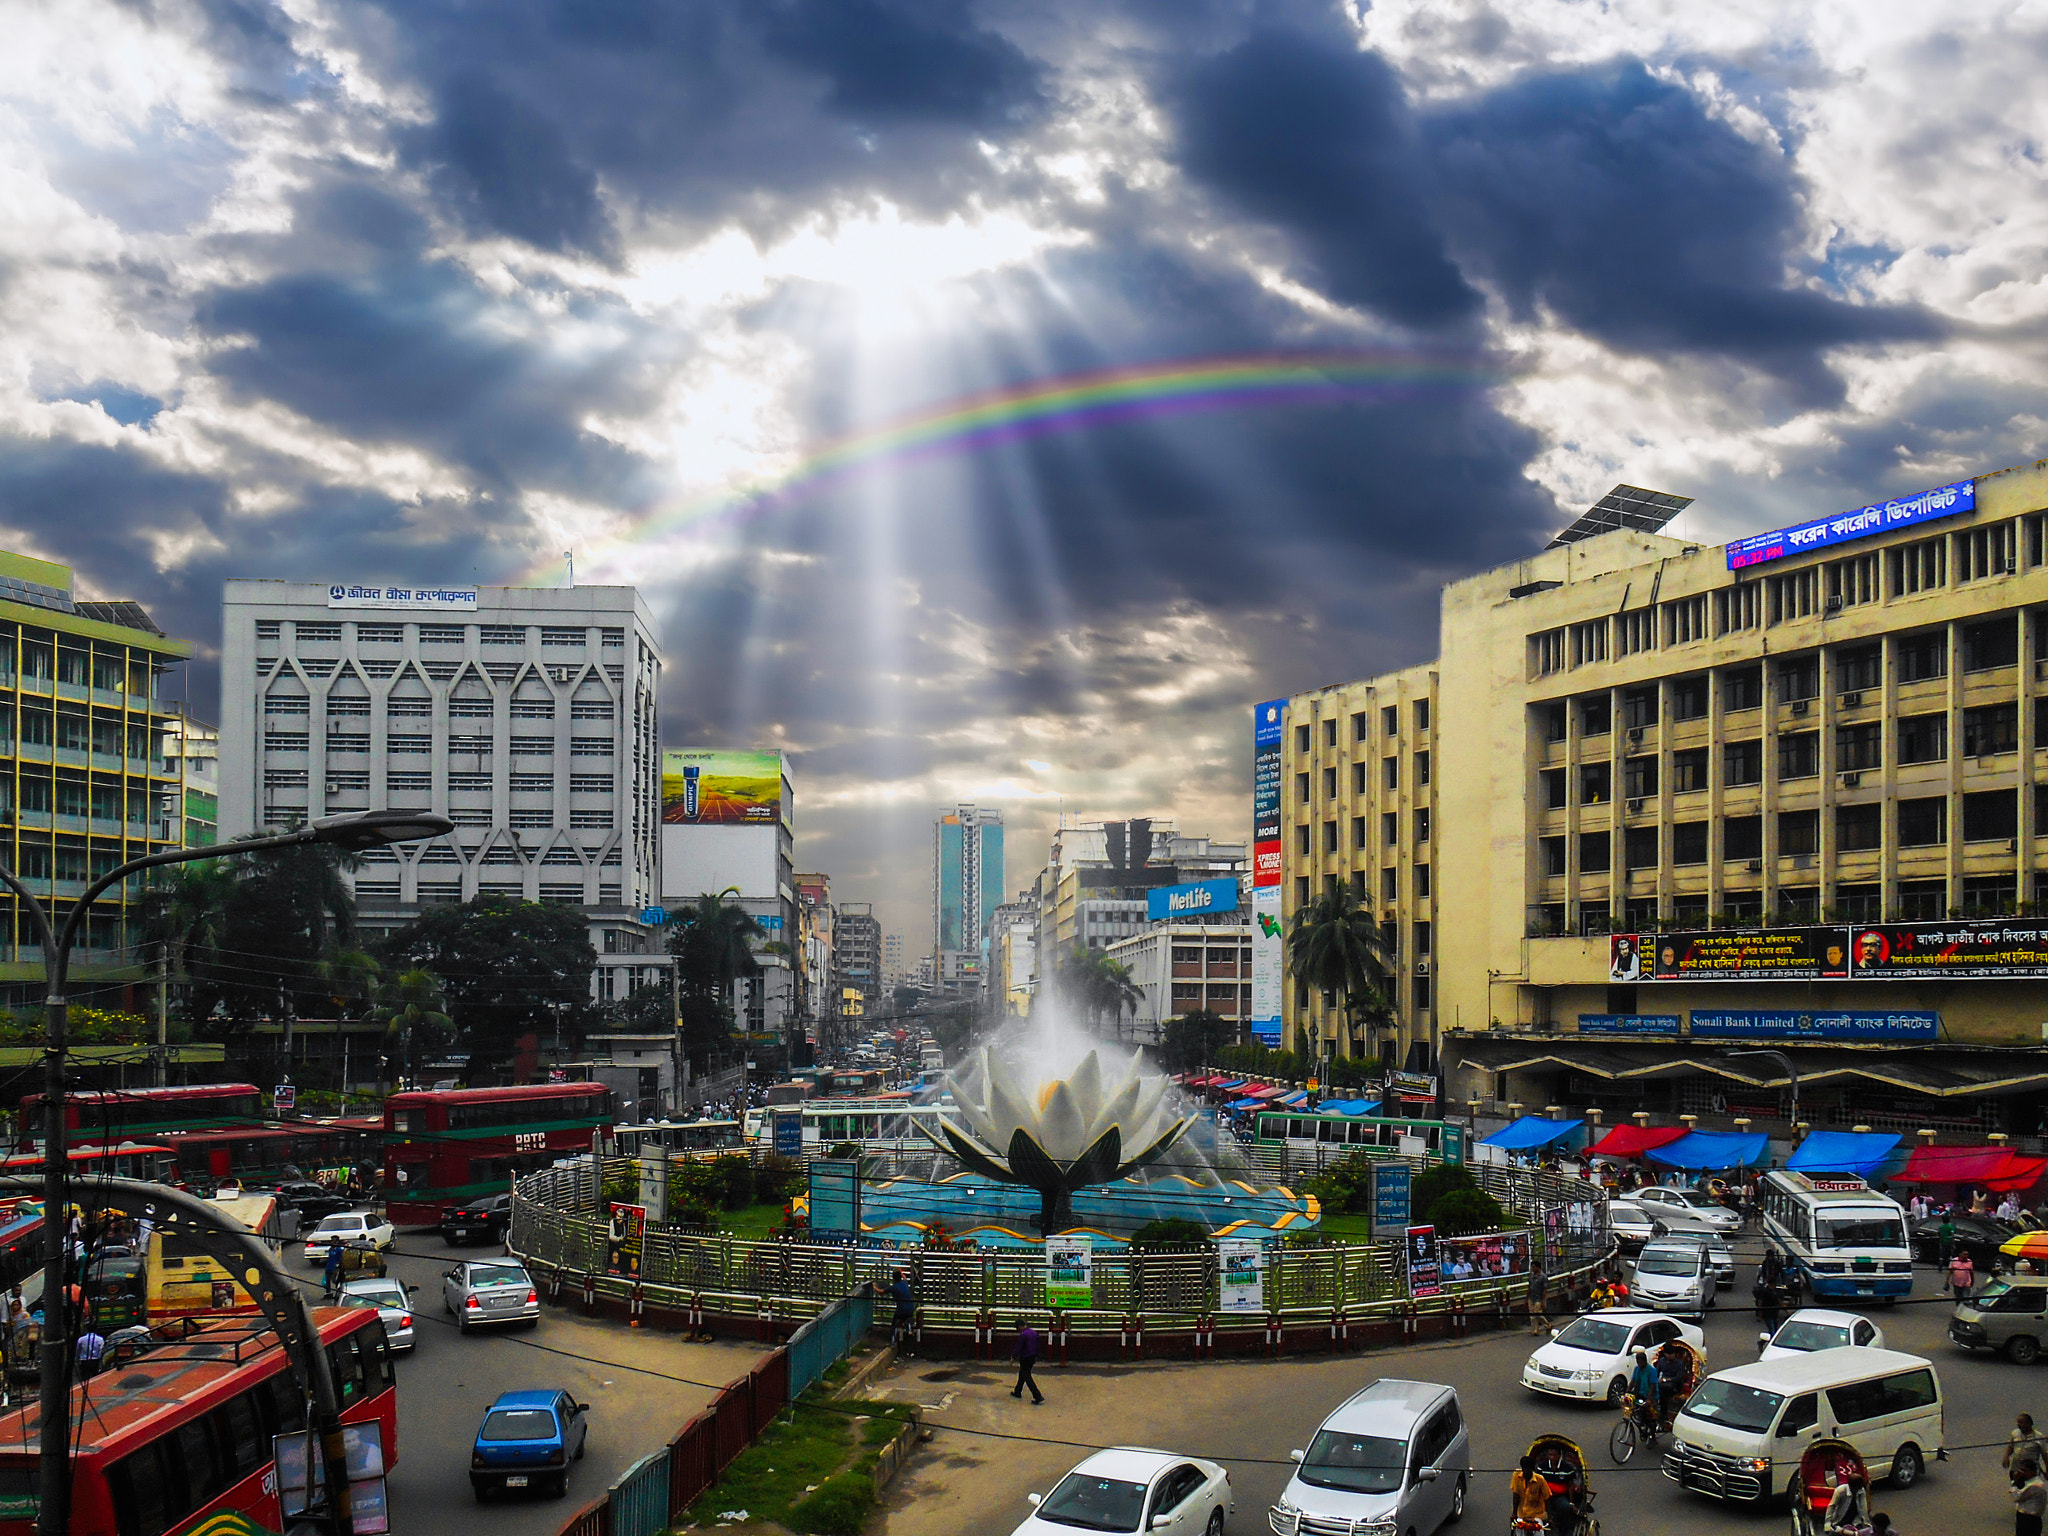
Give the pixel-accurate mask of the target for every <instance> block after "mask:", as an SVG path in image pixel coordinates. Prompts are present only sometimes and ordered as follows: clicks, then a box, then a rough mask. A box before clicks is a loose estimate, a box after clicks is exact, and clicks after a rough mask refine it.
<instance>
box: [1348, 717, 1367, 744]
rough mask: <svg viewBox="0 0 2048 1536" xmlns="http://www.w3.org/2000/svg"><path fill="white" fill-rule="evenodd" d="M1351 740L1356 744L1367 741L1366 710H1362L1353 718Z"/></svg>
mask: <svg viewBox="0 0 2048 1536" xmlns="http://www.w3.org/2000/svg"><path fill="white" fill-rule="evenodd" d="M1351 739H1352V741H1354V742H1362V741H1364V740H1365V711H1364V710H1360V711H1359V712H1358V713H1357V714H1355V715H1353V716H1352V717H1351Z"/></svg>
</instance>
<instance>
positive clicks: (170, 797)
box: [0, 553, 192, 1003]
mask: <svg viewBox="0 0 2048 1536" xmlns="http://www.w3.org/2000/svg"><path fill="white" fill-rule="evenodd" d="M191 654H192V647H191V646H190V645H188V644H186V643H184V642H182V641H178V640H171V639H168V638H166V637H165V635H164V634H163V632H162V631H160V630H159V629H158V628H157V627H156V625H155V624H154V623H153V622H151V620H150V618H149V615H148V614H146V613H144V612H143V610H142V609H141V608H140V607H138V606H137V605H136V604H134V603H130V602H91V601H80V600H78V599H76V598H74V597H73V595H72V586H71V572H70V571H69V570H68V569H67V568H66V567H64V566H61V565H53V564H51V563H50V562H48V561H44V560H34V559H30V558H29V557H28V556H25V555H13V554H4V553H0V859H5V860H6V861H7V864H8V867H9V868H10V869H12V870H13V872H14V873H15V874H16V875H17V876H18V877H19V878H20V879H21V880H22V881H23V883H25V884H26V885H27V886H28V888H29V889H30V891H31V892H33V893H34V894H35V895H36V897H37V898H38V899H39V900H41V901H42V902H43V903H44V905H45V907H46V908H50V909H52V916H53V917H55V916H58V915H61V912H62V910H63V909H64V908H66V907H68V906H69V904H70V902H71V900H72V899H73V898H75V897H77V896H79V895H81V894H83V893H84V890H85V887H86V886H87V885H88V884H89V883H90V882H91V881H92V880H93V879H94V878H95V877H97V876H99V875H101V874H104V873H105V872H106V871H108V870H110V869H113V868H114V867H115V866H116V865H119V864H122V863H125V862H126V861H128V860H129V859H133V858H139V857H141V856H142V855H144V854H146V853H155V852H160V851H162V850H163V849H166V848H175V847H178V846H180V845H181V842H182V839H183V832H184V829H183V825H182V811H181V809H180V808H179V807H180V800H181V797H180V795H179V785H180V780H179V776H178V772H179V771H178V769H177V768H175V767H173V766H171V765H170V764H168V763H167V762H166V761H165V759H164V757H163V755H162V743H163V741H164V739H165V737H166V735H167V733H168V732H169V731H170V730H171V729H172V727H173V726H174V724H175V720H174V717H173V713H172V711H171V710H170V709H167V708H166V707H165V706H164V704H163V703H162V700H161V697H160V693H161V690H160V688H159V686H158V685H159V681H160V679H161V677H162V675H163V672H164V669H165V668H166V667H169V666H172V665H174V664H176V663H178V662H182V661H185V660H187V659H188V658H190V656H191ZM126 884H127V886H128V887H130V888H128V889H124V888H122V887H120V886H117V887H115V888H114V889H113V890H111V891H109V892H108V893H107V894H106V896H105V897H104V898H103V899H101V900H100V901H97V902H95V903H94V904H93V908H92V911H91V913H90V915H89V917H88V920H87V922H86V924H85V926H84V929H83V932H82V934H81V936H80V938H79V941H78V946H77V948H76V949H75V950H74V951H73V965H72V975H73V977H74V978H75V980H76V982H77V983H78V984H80V985H84V986H91V985H93V984H95V983H99V984H109V983H122V982H132V981H137V980H140V979H142V978H143V976H144V975H145V974H146V972H145V969H144V965H143V956H142V955H141V952H140V950H139V948H138V947H137V946H138V945H139V942H140V935H139V934H137V933H135V932H134V931H133V925H132V923H131V921H130V917H131V910H130V907H131V903H132V902H134V901H135V900H137V899H138V898H139V896H140V894H141V892H140V886H139V882H137V881H130V882H127V883H126ZM17 907H18V904H17V903H16V902H15V901H14V899H13V898H12V897H11V896H8V895H6V894H5V893H4V892H0V910H6V911H7V912H8V913H9V914H10V917H11V925H10V927H9V930H8V934H7V936H6V938H5V947H4V952H0V983H6V984H8V985H7V987H6V991H7V992H8V993H10V994H13V996H12V997H11V998H10V1000H11V1001H14V1002H17V1003H19V1002H27V1001H29V1000H31V998H32V997H39V996H40V993H41V985H42V979H43V962H42V951H41V949H40V948H39V947H38V945H37V942H36V935H35V932H34V930H33V929H32V927H31V926H30V924H29V919H28V915H27V913H25V912H23V911H20V910H17ZM24 984H26V985H24Z"/></svg>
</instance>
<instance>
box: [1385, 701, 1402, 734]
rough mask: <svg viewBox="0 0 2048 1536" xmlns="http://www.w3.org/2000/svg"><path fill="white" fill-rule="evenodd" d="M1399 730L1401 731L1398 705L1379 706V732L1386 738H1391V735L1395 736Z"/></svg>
mask: <svg viewBox="0 0 2048 1536" xmlns="http://www.w3.org/2000/svg"><path fill="white" fill-rule="evenodd" d="M1400 729H1401V710H1400V707H1399V706H1398V705H1394V704H1383V705H1381V706H1380V730H1381V732H1382V733H1383V734H1385V735H1386V736H1389V737H1392V736H1393V735H1395V734H1396V733H1397V732H1398V731H1399V730H1400Z"/></svg>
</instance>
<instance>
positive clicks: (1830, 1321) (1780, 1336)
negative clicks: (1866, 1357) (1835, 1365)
mask: <svg viewBox="0 0 2048 1536" xmlns="http://www.w3.org/2000/svg"><path fill="white" fill-rule="evenodd" d="M1757 1342H1758V1343H1759V1344H1760V1345H1761V1346H1762V1347H1763V1349H1762V1353H1761V1354H1759V1355H1758V1356H1757V1358H1758V1359H1759V1360H1782V1359H1784V1358H1785V1357H1786V1356H1788V1355H1803V1354H1810V1353H1811V1352H1812V1351H1814V1350H1816V1349H1849V1348H1852V1347H1853V1348H1866V1349H1883V1348H1884V1330H1883V1329H1881V1328H1879V1327H1878V1326H1877V1324H1875V1323H1873V1322H1872V1321H1871V1320H1870V1319H1869V1318H1867V1317H1864V1316H1863V1315H1862V1314H1861V1313H1858V1312H1831V1311H1829V1310H1828V1309H1827V1308H1826V1307H1801V1308H1800V1309H1799V1310H1798V1311H1797V1312H1794V1313H1793V1314H1792V1315H1791V1316H1790V1317H1788V1318H1786V1319H1785V1321H1784V1322H1782V1323H1780V1324H1779V1325H1778V1331H1777V1332H1776V1333H1760V1334H1758V1335H1757Z"/></svg>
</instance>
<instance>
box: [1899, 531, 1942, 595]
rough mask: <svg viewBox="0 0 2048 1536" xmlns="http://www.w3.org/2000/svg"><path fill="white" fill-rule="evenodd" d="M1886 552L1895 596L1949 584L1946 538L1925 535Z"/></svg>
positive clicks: (1932, 589)
mask: <svg viewBox="0 0 2048 1536" xmlns="http://www.w3.org/2000/svg"><path fill="white" fill-rule="evenodd" d="M1885 553H1886V556H1887V557H1888V559H1889V561H1890V564H1891V574H1892V596H1893V597H1911V596H1912V595H1913V594H1914V593H1916V592H1932V591H1934V590H1935V589H1936V588H1939V587H1942V586H1945V585H1946V584H1947V581H1948V540H1947V539H1946V538H1932V539H1923V540H1922V541H1921V542H1919V543H1918V544H1907V545H1904V546H1902V547H1900V548H1898V549H1892V550H1887V551H1886V552H1885Z"/></svg>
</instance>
